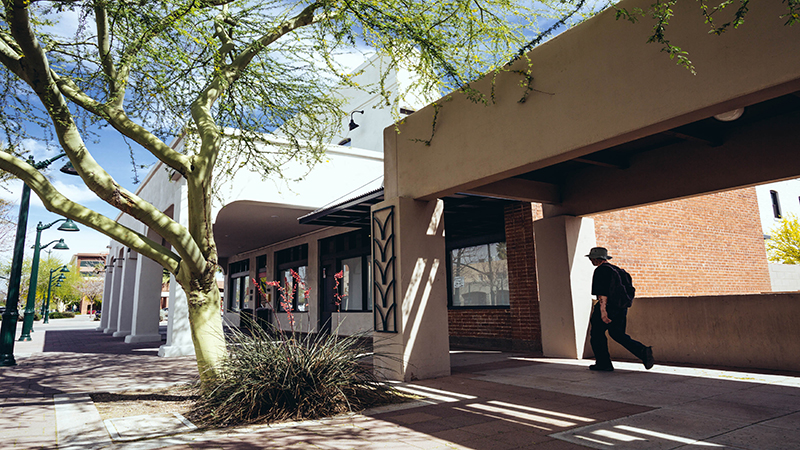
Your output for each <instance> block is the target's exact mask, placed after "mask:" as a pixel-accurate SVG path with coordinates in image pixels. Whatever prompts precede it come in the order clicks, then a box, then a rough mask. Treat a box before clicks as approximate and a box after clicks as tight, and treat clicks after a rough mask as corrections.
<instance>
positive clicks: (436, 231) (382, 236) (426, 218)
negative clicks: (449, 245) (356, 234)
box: [372, 197, 450, 381]
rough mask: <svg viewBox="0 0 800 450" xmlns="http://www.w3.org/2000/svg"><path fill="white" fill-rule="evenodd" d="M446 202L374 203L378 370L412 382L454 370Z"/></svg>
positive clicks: (373, 244) (401, 199)
mask: <svg viewBox="0 0 800 450" xmlns="http://www.w3.org/2000/svg"><path fill="white" fill-rule="evenodd" d="M443 213H444V202H442V201H441V200H433V201H419V200H414V199H411V198H403V197H400V198H394V199H389V200H387V201H384V202H382V203H379V204H377V205H375V206H373V207H372V218H373V221H372V239H373V242H372V255H373V271H372V273H373V274H374V275H373V278H374V286H373V292H374V294H373V298H374V315H375V334H374V338H373V346H374V350H375V357H374V365H375V371H376V373H378V374H379V375H380V376H382V377H385V378H387V379H391V380H401V381H410V380H414V379H424V378H435V377H440V376H447V375H449V374H450V354H449V350H450V343H449V337H448V326H447V285H446V283H447V280H446V275H445V264H446V260H447V259H446V250H445V241H444V221H443Z"/></svg>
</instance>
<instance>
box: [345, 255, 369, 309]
mask: <svg viewBox="0 0 800 450" xmlns="http://www.w3.org/2000/svg"><path fill="white" fill-rule="evenodd" d="M355 258H361V271H362V275H361V292H362V294H363V295H362V296H361V309H344V308H342V307H341V305H340V307H339V312H343V313H345V312H347V313H358V312H372V309H373V308H374V307H375V306H374V305H375V304H374V302H373V301H371V300H372V291H371V290H370V287H371V284H372V266H371V265H372V255H371V254H367V255H353V256H343V257H340V258H336V273H339V272H342V274H344V272H343V270H344V265H343V263H344V261H345V260H346V259H355ZM343 280H344V278H342V281H340V282H339V292H338V293H339V295H343V292H342V290H343V289H344V281H343Z"/></svg>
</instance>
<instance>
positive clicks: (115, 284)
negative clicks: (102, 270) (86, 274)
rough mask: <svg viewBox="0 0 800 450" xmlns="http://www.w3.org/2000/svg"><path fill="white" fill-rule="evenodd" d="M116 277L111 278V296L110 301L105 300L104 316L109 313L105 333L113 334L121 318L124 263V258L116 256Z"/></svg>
mask: <svg viewBox="0 0 800 450" xmlns="http://www.w3.org/2000/svg"><path fill="white" fill-rule="evenodd" d="M113 261H114V271H113V273H114V277H113V279H112V280H111V296H110V297H109V298H108V302H106V301H105V300H103V316H105V315H106V314H108V323H107V325H106V327H105V329H103V333H105V334H111V333H113V332H115V331H117V322H118V320H119V302H120V296H121V295H122V293H121V291H122V263H123V258H119V257H118V258H114V260H113Z"/></svg>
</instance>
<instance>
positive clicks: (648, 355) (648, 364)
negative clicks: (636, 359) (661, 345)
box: [643, 347, 656, 370]
mask: <svg viewBox="0 0 800 450" xmlns="http://www.w3.org/2000/svg"><path fill="white" fill-rule="evenodd" d="M643 362H644V368H645V369H647V370H650V369H652V368H653V364H655V363H656V360H655V359H654V358H653V347H645V348H644V360H643Z"/></svg>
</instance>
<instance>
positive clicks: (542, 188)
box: [464, 178, 561, 204]
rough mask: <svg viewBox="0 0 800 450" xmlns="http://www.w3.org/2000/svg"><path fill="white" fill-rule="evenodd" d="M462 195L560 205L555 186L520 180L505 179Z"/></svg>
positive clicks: (559, 195)
mask: <svg viewBox="0 0 800 450" xmlns="http://www.w3.org/2000/svg"><path fill="white" fill-rule="evenodd" d="M464 193H466V194H472V195H480V196H483V197H496V198H505V199H509V200H519V201H522V202H530V203H555V204H558V203H561V194H560V192H559V189H558V186H556V185H555V184H550V183H543V182H541V181H529V180H524V179H522V178H507V179H505V180H501V181H497V182H494V183H489V184H485V185H483V186H479V187H476V188H474V189H469V190H466V191H464Z"/></svg>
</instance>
